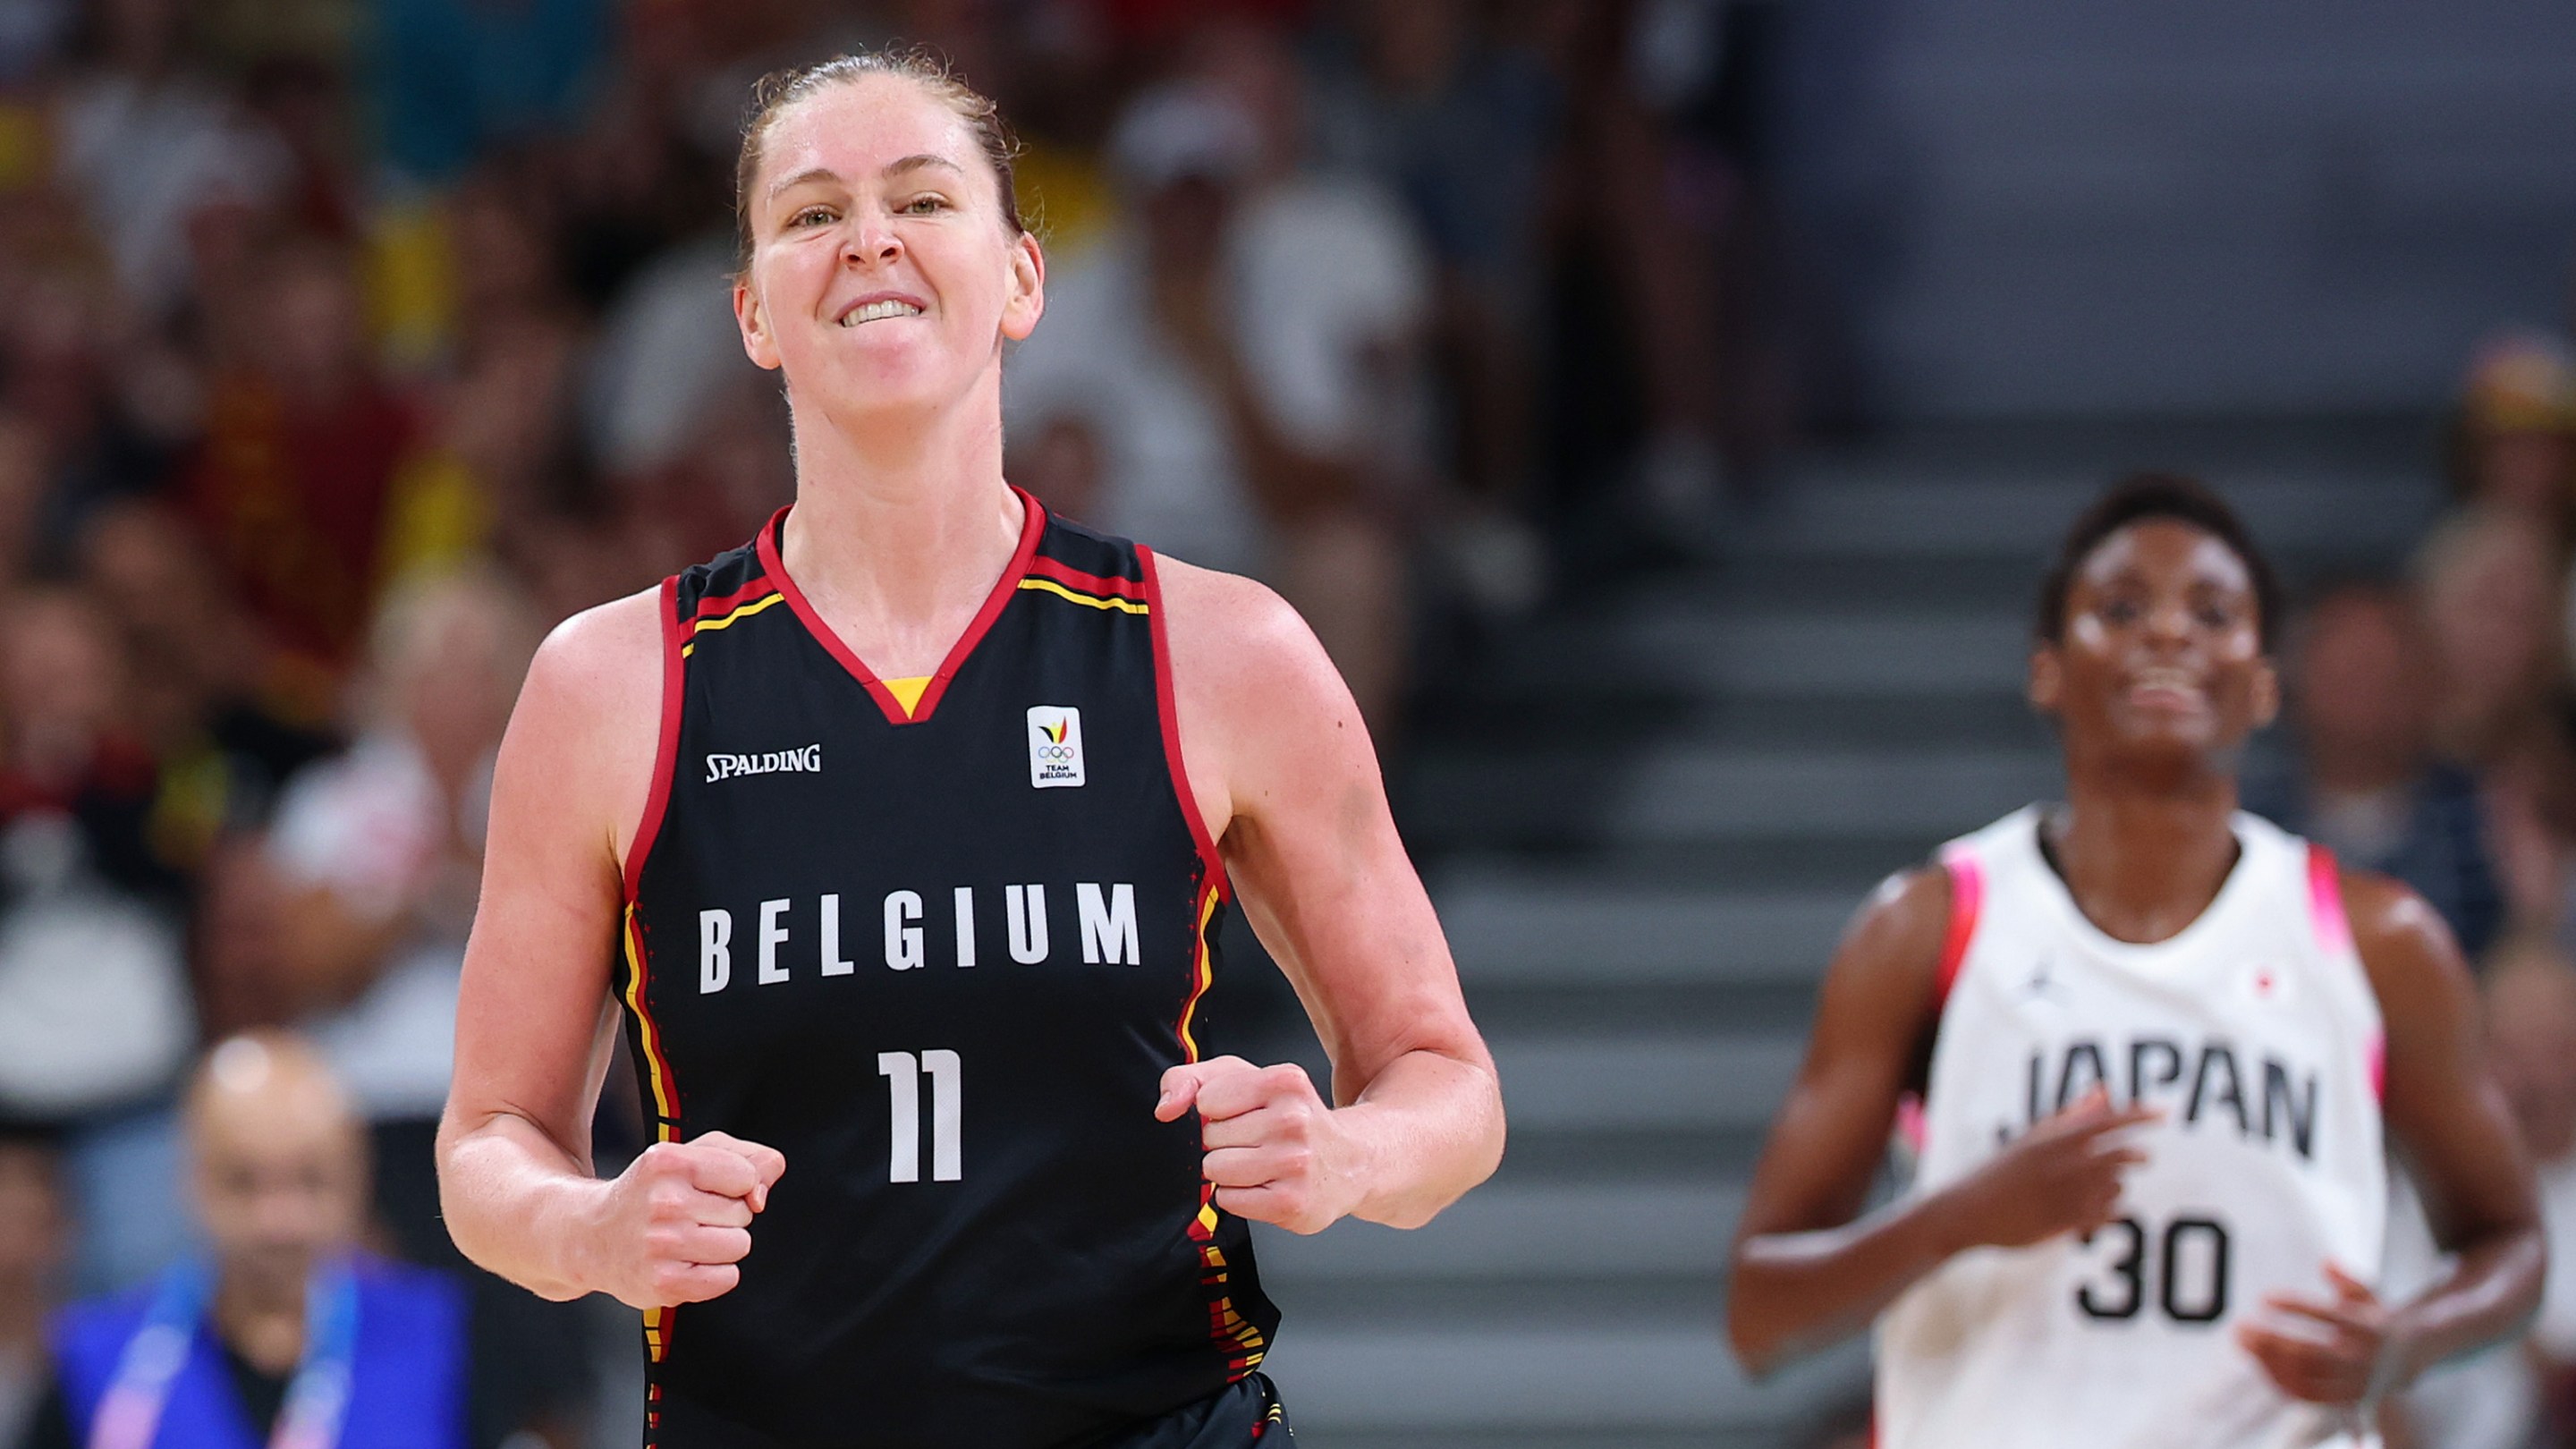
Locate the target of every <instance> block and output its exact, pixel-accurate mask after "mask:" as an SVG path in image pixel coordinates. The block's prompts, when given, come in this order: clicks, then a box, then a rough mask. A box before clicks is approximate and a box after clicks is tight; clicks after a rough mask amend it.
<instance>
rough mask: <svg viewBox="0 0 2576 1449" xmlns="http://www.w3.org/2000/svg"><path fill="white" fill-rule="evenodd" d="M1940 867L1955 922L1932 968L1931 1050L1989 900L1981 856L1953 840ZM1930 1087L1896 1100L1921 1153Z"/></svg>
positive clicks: (1902, 1123)
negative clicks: (1948, 884)
mask: <svg viewBox="0 0 2576 1449" xmlns="http://www.w3.org/2000/svg"><path fill="white" fill-rule="evenodd" d="M1941 869H1942V871H1943V872H1944V873H1946V874H1947V875H1948V876H1949V877H1950V922H1949V924H1948V925H1947V926H1945V927H1944V928H1943V929H1942V933H1941V960H1940V964H1939V965H1938V966H1936V967H1935V968H1934V969H1933V973H1932V1026H1931V1039H1932V1043H1933V1045H1932V1047H1931V1051H1932V1052H1934V1053H1937V1052H1938V1051H1939V1050H1940V1040H1941V1022H1942V1018H1943V1017H1944V1016H1946V1015H1948V1013H1949V1008H1950V992H1951V990H1952V988H1954V987H1956V986H1957V985H1958V984H1959V968H1961V967H1962V966H1965V965H1966V964H1967V962H1968V946H1969V944H1970V943H1971V942H1973V941H1975V940H1976V938H1977V916H1978V915H1979V913H1980V912H1981V911H1982V910H1983V908H1984V906H1985V901H1986V876H1985V871H1984V869H1983V868H1982V867H1980V866H1979V865H1978V864H1977V857H1976V855H1975V854H1974V853H1973V852H1971V851H1970V850H1969V849H1968V848H1967V847H1966V846H1964V845H1953V846H1951V847H1949V848H1948V849H1946V850H1944V851H1942V852H1941ZM1924 1072H1925V1075H1926V1077H1927V1078H1928V1077H1929V1075H1930V1064H1929V1062H1926V1063H1925V1064H1924ZM1931 1089H1932V1088H1931V1083H1930V1082H1929V1081H1928V1080H1927V1081H1926V1082H1925V1083H1924V1084H1923V1088H1922V1090H1920V1091H1916V1090H1914V1089H1911V1088H1909V1089H1907V1091H1906V1092H1905V1094H1904V1095H1903V1096H1901V1097H1899V1098H1898V1099H1897V1102H1896V1121H1895V1123H1894V1124H1893V1128H1894V1132H1895V1135H1896V1138H1897V1140H1898V1141H1901V1142H1903V1143H1904V1144H1905V1145H1906V1146H1907V1147H1909V1148H1911V1149H1912V1150H1913V1151H1914V1153H1915V1154H1916V1155H1917V1156H1920V1155H1921V1154H1922V1152H1923V1148H1924V1144H1925V1142H1926V1141H1927V1140H1929V1138H1930V1136H1931V1131H1932V1123H1931V1118H1930V1116H1929V1115H1928V1113H1929V1111H1930V1104H1929V1103H1928V1102H1927V1101H1926V1100H1925V1099H1926V1097H1928V1096H1929V1094H1930V1092H1931Z"/></svg>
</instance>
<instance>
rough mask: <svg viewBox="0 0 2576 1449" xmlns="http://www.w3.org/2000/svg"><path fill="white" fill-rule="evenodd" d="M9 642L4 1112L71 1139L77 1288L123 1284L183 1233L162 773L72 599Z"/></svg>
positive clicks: (57, 591) (115, 663)
mask: <svg viewBox="0 0 2576 1449" xmlns="http://www.w3.org/2000/svg"><path fill="white" fill-rule="evenodd" d="M6 603H7V609H8V613H9V617H10V621H11V627H10V629H9V631H8V633H7V634H6V635H5V636H0V902H5V905H0V1115H6V1116H11V1117H15V1118H18V1119H21V1120H37V1121H42V1122H46V1123H50V1124H53V1125H54V1126H56V1127H58V1128H59V1129H61V1130H62V1131H63V1133H64V1134H65V1147H66V1150H67V1153H68V1162H67V1166H68V1168H69V1172H70V1177H71V1188H72V1192H73V1196H74V1201H75V1203H76V1204H77V1206H78V1208H79V1212H80V1224H79V1225H80V1232H79V1235H78V1265H79V1271H80V1274H81V1278H82V1281H83V1282H84V1283H85V1284H88V1285H90V1286H107V1285H111V1284H119V1283H122V1282H126V1281H130V1280H131V1278H132V1277H133V1276H134V1275H136V1274H138V1273H145V1272H149V1271H151V1270H153V1269H155V1268H157V1267H158V1266H159V1265H160V1264H161V1263H162V1262H164V1261H166V1260H167V1258H168V1256H169V1254H170V1253H171V1252H173V1251H174V1250H175V1249H176V1247H177V1245H178V1242H179V1240H180V1238H181V1237H182V1236H183V1233H184V1224H183V1223H182V1222H181V1220H180V1219H179V1217H178V1215H177V1214H176V1213H175V1211H174V1210H173V1209H172V1208H171V1206H170V1203H169V1193H168V1190H167V1185H168V1182H169V1180H170V1174H171V1172H172V1170H173V1165H174V1163H175V1156H176V1142H175V1134H174V1128H173V1125H172V1123H171V1121H170V1118H169V1114H168V1112H167V1110H166V1102H167V1097H166V1093H167V1091H168V1089H169V1087H170V1085H171V1084H172V1082H173V1080H174V1079H175V1078H176V1076H177V1074H178V1071H179V1068H180V1066H181V1065H182V1063H183V1061H184V1059H185V1056H186V1054H187V1051H188V1049H189V1046H190V1044H191V1040H192V1036H193V1032H194V1025H193V1022H192V1020H191V1011H190V1006H189V999H188V990H187V981H186V976H185V971H184V967H183V964H182V956H181V951H180V943H179V935H178V927H177V919H176V910H177V907H178V905H179V889H180V879H179V877H178V875H177V873H176V872H175V871H173V870H172V869H171V868H170V867H169V865H168V863H167V862H166V861H164V860H163V859H162V858H161V857H160V856H159V854H158V852H157V851H156V850H155V849H154V848H153V845H152V840H151V831H150V820H151V814H152V808H153V804H154V800H155V797H156V794H157V774H156V770H155V766H154V762H153V760H152V758H151V757H150V755H149V754H147V753H146V752H145V751H144V750H143V749H142V748H141V747H140V746H139V745H138V744H136V743H135V742H134V741H133V739H132V738H131V736H130V735H129V734H128V733H127V732H126V729H125V724H124V713H123V704H124V695H125V684H124V674H125V661H124V659H123V656H122V654H121V652H120V650H119V649H118V647H117V641H116V637H115V635H114V633H113V631H112V629H111V627H110V625H109V624H108V622H107V620H106V619H105V618H104V617H103V616H102V615H101V613H100V611H99V610H98V609H97V608H96V606H95V605H94V604H92V603H91V602H90V600H89V599H88V598H87V597H86V596H84V595H82V594H80V593H78V592H76V591H74V590H71V589H66V588H61V587H52V588H43V589H35V590H28V591H24V592H21V593H19V594H17V595H15V596H14V597H11V598H10V599H8V600H7V601H6Z"/></svg>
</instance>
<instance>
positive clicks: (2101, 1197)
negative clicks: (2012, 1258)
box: [1941, 1087, 2164, 1248]
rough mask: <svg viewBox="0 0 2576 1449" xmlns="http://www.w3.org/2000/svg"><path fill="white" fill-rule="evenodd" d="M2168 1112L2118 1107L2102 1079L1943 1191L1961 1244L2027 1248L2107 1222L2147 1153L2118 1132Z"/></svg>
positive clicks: (2080, 1232) (1957, 1238)
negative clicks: (2132, 1172)
mask: <svg viewBox="0 0 2576 1449" xmlns="http://www.w3.org/2000/svg"><path fill="white" fill-rule="evenodd" d="M2163 1116H2164V1109H2162V1108H2160V1107H2147V1106H2140V1105H2138V1104H2136V1103H2132V1104H2130V1105H2129V1106H2126V1107H2113V1106H2112V1105H2111V1098H2110V1094H2109V1093H2107V1092H2105V1091H2104V1090H2102V1089H2101V1088H2099V1087H2096V1088H2094V1089H2093V1090H2092V1091H2091V1092H2089V1093H2086V1094H2085V1096H2084V1097H2083V1098H2082V1099H2081V1100H2079V1101H2077V1102H2076V1103H2075V1104H2074V1105H2073V1106H2070V1107H2068V1108H2066V1109H2065V1110H2063V1111H2061V1112H2059V1113H2058V1114H2057V1115H2055V1116H2053V1117H2050V1118H2048V1119H2047V1120H2046V1121H2043V1122H2041V1123H2040V1124H2039V1125H2037V1126H2035V1127H2033V1128H2031V1129H2030V1130H2029V1131H2028V1132H2025V1133H2023V1134H2022V1136H2021V1139H2020V1140H2019V1141H2017V1142H2015V1143H2013V1144H2012V1145H2011V1146H2009V1147H2007V1148H2005V1149H2004V1150H2003V1151H2001V1152H1998V1153H1996V1154H1995V1155H1994V1156H1993V1157H1991V1158H1988V1159H1987V1160H1986V1162H1985V1164H1984V1165H1983V1166H1981V1167H1979V1168H1978V1169H1977V1170H1976V1171H1975V1172H1972V1173H1970V1174H1969V1175H1968V1176H1967V1177H1965V1178H1962V1179H1960V1180H1959V1181H1958V1182H1956V1183H1954V1184H1952V1185H1951V1186H1950V1187H1949V1188H1947V1189H1945V1190H1944V1191H1943V1193H1942V1194H1941V1196H1942V1198H1943V1199H1944V1200H1945V1201H1944V1210H1945V1212H1946V1214H1947V1216H1948V1218H1949V1220H1950V1224H1951V1227H1952V1230H1953V1233H1954V1235H1955V1238H1956V1240H1957V1242H1958V1244H1959V1246H1960V1247H1962V1248H1974V1247H1996V1248H2022V1247H2028V1246H2029V1245H2031V1244H2033V1243H2038V1242H2044V1241H2046V1240H2047V1239H2050V1238H2053V1237H2056V1236H2057V1235H2058V1234H2060V1233H2077V1234H2084V1233H2090V1232H2092V1231H2094V1230H2095V1229H2097V1228H2099V1227H2101V1226H2102V1225H2103V1224H2104V1223H2107V1222H2109V1221H2110V1220H2111V1218H2112V1216H2113V1215H2114V1213H2115V1212H2116V1211H2117V1209H2118V1207H2119V1202H2120V1182H2121V1179H2122V1178H2123V1177H2125V1176H2126V1175H2127V1174H2128V1171H2129V1169H2130V1168H2132V1167H2135V1166H2137V1165H2138V1164H2139V1163H2142V1162H2144V1161H2146V1160H2147V1154H2146V1153H2145V1152H2143V1151H2141V1150H2140V1149H2139V1148H2138V1147H2137V1146H2136V1145H2135V1144H2134V1143H2133V1142H2131V1141H2130V1140H2129V1139H2128V1138H2126V1137H2124V1136H2121V1135H2119V1134H2121V1133H2122V1132H2123V1131H2124V1130H2125V1129H2127V1128H2131V1127H2140V1126H2144V1125H2146V1124H2147V1123H2150V1122H2154V1121H2156V1120H2158V1119H2159V1118H2161V1117H2163Z"/></svg>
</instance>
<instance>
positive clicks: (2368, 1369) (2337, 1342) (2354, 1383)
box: [2236, 1263, 2402, 1404]
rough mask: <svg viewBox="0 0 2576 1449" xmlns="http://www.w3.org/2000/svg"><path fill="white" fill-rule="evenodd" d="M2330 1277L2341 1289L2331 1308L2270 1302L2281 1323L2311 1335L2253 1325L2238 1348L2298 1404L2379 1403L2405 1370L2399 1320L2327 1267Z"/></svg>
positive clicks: (2287, 1299) (2278, 1298)
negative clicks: (2296, 1323)
mask: <svg viewBox="0 0 2576 1449" xmlns="http://www.w3.org/2000/svg"><path fill="white" fill-rule="evenodd" d="M2325 1273H2326V1281H2327V1282H2328V1283H2329V1284H2331V1285H2332V1286H2333V1288H2334V1297H2333V1298H2332V1299H2331V1300H2328V1299H2318V1298H2302V1297H2299V1296H2298V1295H2296V1294H2290V1293H2274V1294H2271V1295H2269V1296H2268V1297H2266V1298H2265V1299H2264V1300H2263V1305H2264V1307H2266V1308H2268V1309H2270V1310H2271V1311H2272V1312H2273V1313H2274V1314H2275V1315H2279V1316H2285V1317H2290V1318H2296V1319H2301V1320H2305V1322H2304V1323H2303V1324H2302V1325H2301V1326H2302V1328H2311V1326H2312V1331H2307V1332H2287V1331H2284V1330H2282V1329H2278V1328H2270V1327H2266V1326H2264V1325H2263V1324H2260V1323H2246V1324H2241V1325H2239V1326H2238V1328H2237V1330H2236V1341H2237V1342H2238V1343H2239V1344H2242V1345H2243V1346H2244V1348H2245V1351H2246V1352H2248V1353H2250V1354H2252V1355H2254V1361H2255V1362H2256V1363H2259V1364H2261V1365H2262V1366H2263V1372H2264V1373H2265V1374H2267V1375H2269V1376H2270V1377H2271V1380H2272V1382H2273V1383H2274V1384H2276V1385H2278V1386H2279V1388H2280V1390H2281V1392H2283V1393H2285V1394H2288V1395H2289V1396H2290V1397H2291V1398H2294V1399H2305V1400H2307V1401H2308V1402H2310V1403H2316V1404H2360V1403H2365V1402H2369V1401H2374V1400H2376V1399H2378V1398H2379V1396H2380V1395H2381V1394H2383V1393H2385V1392H2387V1391H2388V1389H2389V1388H2390V1387H2392V1384H2393V1381H2394V1380H2395V1378H2396V1377H2397V1370H2398V1367H2399V1364H2400V1363H2401V1362H2402V1356H2401V1354H2400V1353H2399V1349H2400V1347H2401V1344H2402V1339H2401V1335H2400V1331H2399V1325H2398V1323H2397V1315H2396V1314H2395V1313H2394V1312H2393V1311H2392V1310H2390V1309H2389V1307H2388V1306H2387V1305H2386V1304H2384V1303H2382V1302H2380V1301H2379V1295H2378V1294H2376V1293H2374V1292H2372V1291H2371V1290H2370V1285H2368V1284H2366V1283H2363V1282H2362V1281H2360V1280H2359V1279H2357V1278H2354V1277H2353V1276H2352V1275H2351V1274H2349V1273H2346V1272H2344V1271H2343V1270H2342V1269H2341V1268H2338V1267H2336V1266H2335V1265H2334V1264H2332V1263H2328V1264H2326V1265H2325ZM2315 1330H2321V1332H2319V1331H2315Z"/></svg>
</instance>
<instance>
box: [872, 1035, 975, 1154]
mask: <svg viewBox="0 0 2576 1449" xmlns="http://www.w3.org/2000/svg"><path fill="white" fill-rule="evenodd" d="M964 1070H965V1069H964V1068H963V1067H962V1066H961V1065H959V1063H958V1060H957V1053H955V1052H952V1051H927V1052H923V1053H922V1054H921V1055H920V1057H919V1058H918V1059H916V1058H915V1057H914V1056H913V1054H912V1053H910V1052H879V1053H877V1075H879V1076H881V1077H883V1078H885V1079H886V1090H887V1095H888V1096H889V1097H891V1098H892V1102H891V1106H892V1109H893V1117H892V1120H891V1122H890V1123H889V1125H890V1126H891V1128H892V1134H891V1135H892V1140H893V1143H894V1149H893V1151H892V1152H890V1153H889V1154H887V1160H886V1181H888V1182H919V1181H921V1076H922V1074H923V1073H924V1072H927V1073H929V1074H930V1180H931V1181H933V1182H955V1181H956V1180H957V1178H958V1157H959V1155H960V1154H959V1151H958V1145H957V1137H958V1126H957V1122H958V1115H959V1110H960V1109H959V1105H958V1081H959V1078H960V1077H961V1076H962V1075H963V1074H964Z"/></svg>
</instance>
